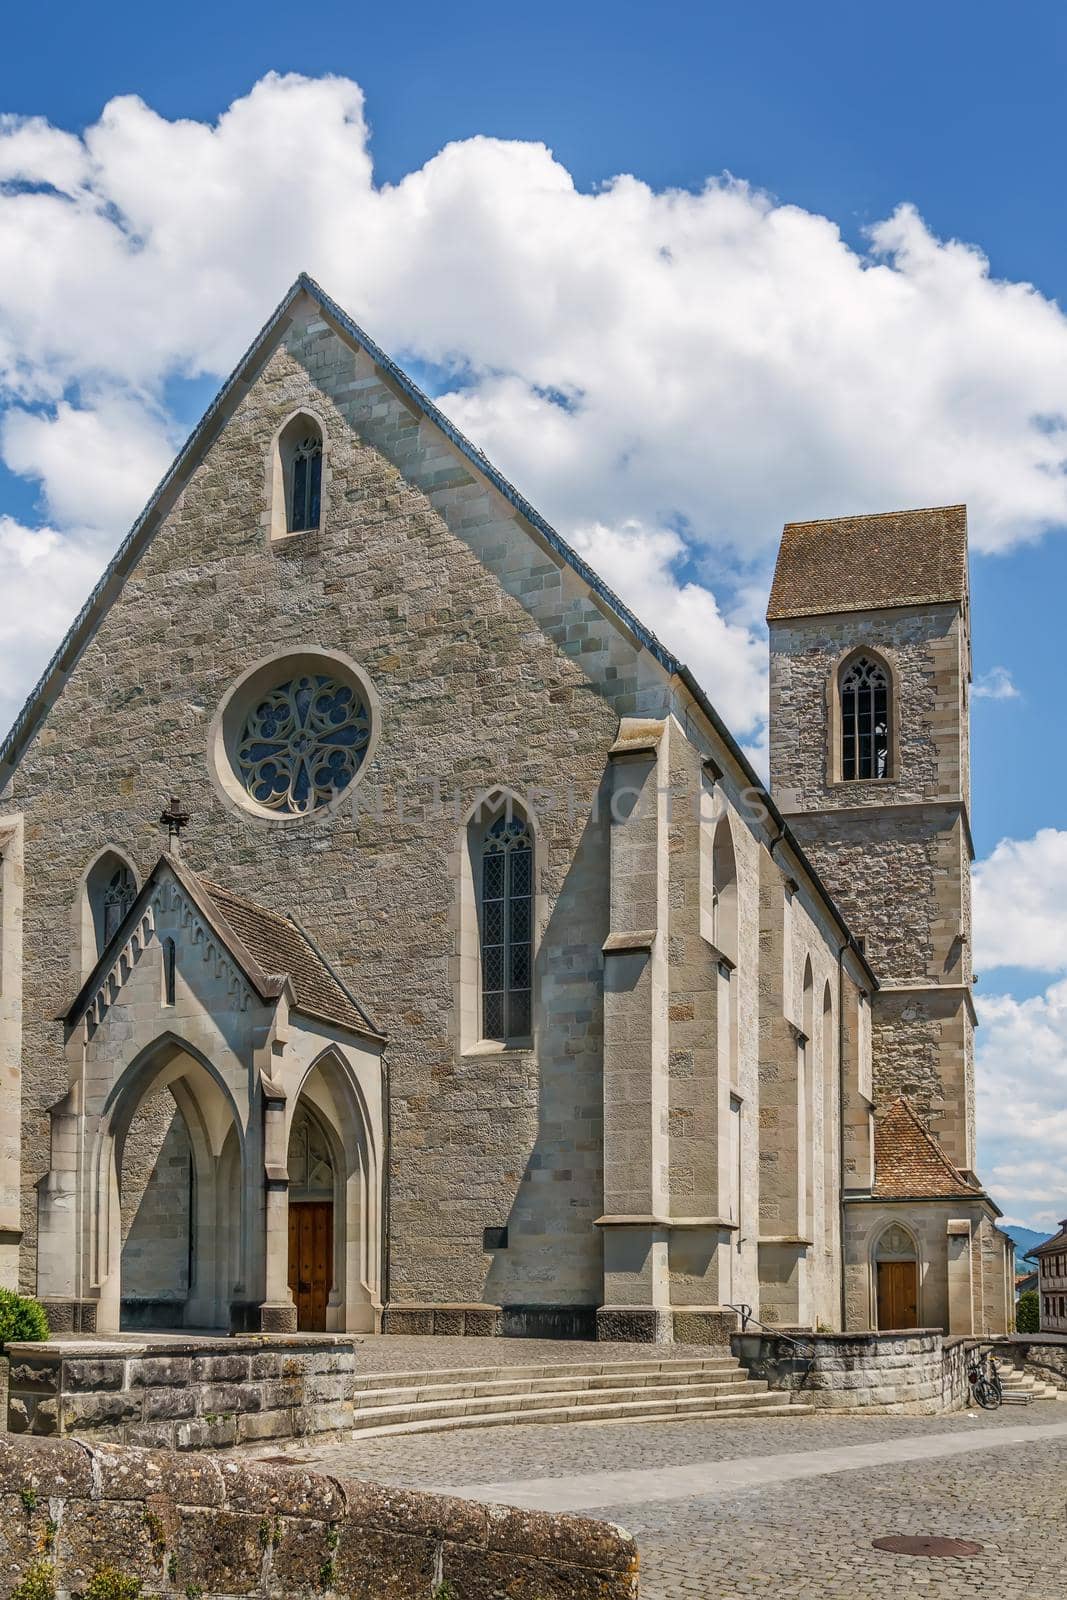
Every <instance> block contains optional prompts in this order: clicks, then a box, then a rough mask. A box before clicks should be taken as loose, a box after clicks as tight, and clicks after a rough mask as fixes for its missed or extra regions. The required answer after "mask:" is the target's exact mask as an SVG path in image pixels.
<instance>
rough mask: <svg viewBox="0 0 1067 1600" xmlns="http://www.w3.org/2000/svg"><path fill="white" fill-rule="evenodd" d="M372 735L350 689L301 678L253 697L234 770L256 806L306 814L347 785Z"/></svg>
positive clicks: (322, 679) (321, 678)
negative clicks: (253, 701)
mask: <svg viewBox="0 0 1067 1600" xmlns="http://www.w3.org/2000/svg"><path fill="white" fill-rule="evenodd" d="M370 735H371V722H370V717H369V715H368V713H367V709H366V707H365V705H364V704H363V701H362V699H361V698H360V696H359V693H358V692H357V690H356V689H355V688H354V687H353V686H352V685H351V684H347V683H341V682H339V681H338V680H337V679H335V678H331V677H327V676H321V675H318V674H316V675H314V676H311V675H303V676H301V677H297V678H293V679H291V680H290V681H289V682H287V683H282V684H279V685H278V686H277V688H275V689H271V690H270V691H268V693H266V694H265V695H261V696H260V697H259V698H258V699H257V701H256V703H255V705H254V706H253V707H252V709H251V711H250V712H249V713H248V716H247V717H246V719H245V723H244V727H243V729H242V732H241V736H240V739H239V741H238V746H237V769H238V771H239V773H240V775H241V780H242V782H243V783H244V786H245V788H246V789H247V791H248V793H249V794H250V795H251V797H252V799H253V800H255V801H256V802H257V803H258V804H259V805H261V806H264V807H266V808H267V810H269V811H273V812H277V813H279V814H281V815H291V816H306V815H307V814H308V813H309V812H312V811H316V810H318V809H319V807H321V806H324V805H328V804H329V803H330V802H331V801H332V800H334V799H335V798H336V797H337V795H339V794H340V793H341V792H342V791H343V790H344V789H346V788H347V787H348V785H349V784H350V783H351V781H352V779H353V778H354V777H355V775H356V772H357V771H358V770H359V767H360V765H361V764H362V762H363V758H364V756H365V755H366V751H367V745H368V743H369V742H370Z"/></svg>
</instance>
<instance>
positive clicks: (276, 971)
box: [66, 853, 383, 1039]
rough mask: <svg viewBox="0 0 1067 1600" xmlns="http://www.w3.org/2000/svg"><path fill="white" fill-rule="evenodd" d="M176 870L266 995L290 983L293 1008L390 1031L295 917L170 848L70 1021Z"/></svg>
mask: <svg viewBox="0 0 1067 1600" xmlns="http://www.w3.org/2000/svg"><path fill="white" fill-rule="evenodd" d="M167 872H170V873H171V874H173V876H174V877H175V878H176V879H177V880H178V883H179V884H180V885H181V888H182V889H183V890H184V892H185V893H186V894H187V895H188V896H189V899H190V900H191V901H192V902H193V904H194V905H195V906H196V908H197V911H198V912H199V913H200V915H201V916H202V917H203V918H204V920H205V922H206V923H207V924H208V926H209V927H210V928H211V930H212V932H213V934H214V935H215V937H216V938H217V939H218V940H219V941H220V942H221V943H222V944H223V945H224V946H225V948H226V949H227V950H228V952H229V954H230V955H231V956H232V957H233V959H234V961H235V962H236V963H237V966H238V967H239V968H240V969H241V971H242V972H243V973H244V975H245V977H246V978H247V979H248V981H249V983H250V984H251V985H252V988H253V989H254V990H255V992H256V993H257V994H258V995H259V996H260V998H261V999H262V1000H266V1001H272V1000H276V999H277V998H278V997H279V996H280V995H281V994H282V993H283V992H284V990H285V989H286V987H288V989H289V991H290V994H291V996H292V1009H293V1010H294V1011H296V1012H299V1013H300V1014H302V1015H304V1016H309V1017H313V1018H315V1019H316V1020H317V1021H320V1022H328V1023H331V1024H332V1025H333V1026H334V1027H337V1028H343V1029H344V1030H345V1031H346V1032H349V1033H359V1034H363V1035H370V1036H371V1037H373V1038H376V1039H381V1038H382V1037H383V1035H382V1033H381V1031H380V1029H378V1027H377V1026H376V1025H375V1023H374V1022H373V1021H372V1019H371V1018H370V1017H369V1016H368V1014H367V1013H366V1012H365V1011H364V1010H363V1007H362V1006H361V1005H360V1004H359V1002H358V1001H357V1000H356V998H355V996H354V995H353V994H352V993H351V991H350V990H349V989H348V988H347V987H346V985H345V984H344V983H343V982H342V981H341V979H340V978H339V977H338V975H337V973H336V972H335V971H334V969H333V967H332V966H331V965H330V963H329V962H328V961H327V960H326V958H325V956H323V955H322V953H321V952H320V951H319V950H318V949H317V947H316V946H315V945H314V944H313V943H312V941H311V939H310V938H309V937H308V935H307V934H306V933H305V932H304V930H303V928H301V927H300V925H299V923H297V922H295V921H294V920H293V919H292V918H291V917H286V916H282V915H281V914H280V913H279V912H277V911H268V910H267V908H266V906H260V905H257V904H256V903H255V901H254V900H248V899H246V898H245V897H244V896H243V895H238V894H234V893H233V892H232V891H231V890H229V889H224V888H223V887H222V886H221V885H220V884H217V883H209V882H208V880H207V879H206V878H202V877H200V875H199V874H198V873H196V872H194V871H193V870H192V868H191V867H189V866H188V865H187V864H186V862H184V861H183V860H181V858H180V857H178V856H174V855H171V854H169V853H165V854H164V855H162V856H161V857H160V859H159V860H158V861H157V863H156V865H155V866H154V867H153V869H152V871H151V872H150V873H149V875H148V877H147V879H146V880H145V883H144V885H143V887H142V889H141V892H140V893H139V894H138V896H137V898H136V900H135V901H134V902H133V904H132V906H131V907H130V909H129V911H128V912H127V913H126V916H125V917H124V919H123V921H122V924H121V926H120V927H119V928H117V929H116V931H115V934H114V936H113V938H112V940H111V942H110V944H109V945H108V946H107V948H106V949H105V950H104V951H103V953H102V954H101V956H100V959H99V960H98V962H97V963H96V966H95V967H94V968H93V970H92V972H91V973H90V974H89V977H88V978H87V979H86V981H85V983H84V984H83V985H82V987H81V989H80V991H79V993H78V996H77V998H76V999H75V1001H74V1004H73V1005H72V1006H71V1008H70V1010H69V1011H68V1012H67V1016H66V1021H67V1022H68V1023H69V1024H74V1023H76V1022H78V1021H79V1020H80V1018H81V1017H82V1015H83V1014H84V1012H85V1010H86V1009H87V1007H88V1005H89V1003H90V1002H91V1000H92V997H93V995H94V994H95V992H96V991H97V989H98V988H99V986H100V983H101V979H102V977H104V976H106V974H107V973H108V972H109V971H110V970H111V969H112V968H113V967H114V964H115V962H116V961H117V959H118V953H119V952H120V951H121V950H122V948H123V946H124V945H125V943H126V941H127V939H129V937H130V933H131V930H132V929H134V928H135V927H136V925H137V923H138V922H139V920H140V919H141V917H142V916H143V915H144V910H145V906H146V905H147V903H148V901H149V899H150V897H151V894H152V890H153V889H154V887H155V885H156V884H157V883H158V882H159V879H160V877H161V876H163V875H164V874H165V873H167Z"/></svg>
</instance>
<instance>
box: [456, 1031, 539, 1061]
mask: <svg viewBox="0 0 1067 1600" xmlns="http://www.w3.org/2000/svg"><path fill="white" fill-rule="evenodd" d="M533 1047H534V1042H533V1039H532V1037H529V1036H528V1037H527V1038H525V1039H480V1040H479V1041H478V1043H477V1044H472V1045H468V1047H467V1049H466V1050H461V1051H460V1055H461V1057H462V1058H463V1059H464V1060H466V1058H467V1057H468V1056H502V1055H505V1054H507V1053H509V1052H510V1053H513V1054H514V1053H519V1052H522V1051H526V1052H527V1054H528V1053H529V1052H530V1051H531V1050H532V1049H533Z"/></svg>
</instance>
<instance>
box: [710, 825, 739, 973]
mask: <svg viewBox="0 0 1067 1600" xmlns="http://www.w3.org/2000/svg"><path fill="white" fill-rule="evenodd" d="M711 895H712V916H713V927H714V941H713V942H714V944H715V948H716V949H717V950H718V951H719V954H720V955H724V956H725V957H726V958H727V960H728V961H731V962H733V963H734V964H735V965H736V962H737V860H736V857H735V855H734V836H733V833H732V831H731V829H730V818H729V816H727V815H726V814H724V815H723V816H721V817H720V818H719V821H718V822H717V824H716V826H715V836H714V839H713V841H712V846H711Z"/></svg>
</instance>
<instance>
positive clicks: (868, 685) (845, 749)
mask: <svg viewBox="0 0 1067 1600" xmlns="http://www.w3.org/2000/svg"><path fill="white" fill-rule="evenodd" d="M841 776H842V777H843V778H845V779H852V778H888V776H889V680H888V678H887V676H886V672H885V668H884V667H882V666H880V665H879V663H878V662H877V661H874V660H872V659H871V657H870V656H859V657H857V659H856V660H855V661H853V662H852V663H851V665H850V666H849V667H848V669H847V671H846V672H845V674H844V676H843V677H842V679H841Z"/></svg>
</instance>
